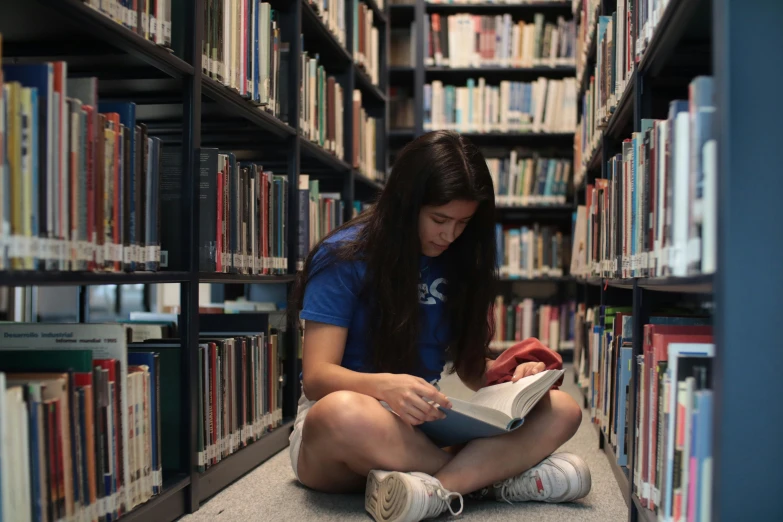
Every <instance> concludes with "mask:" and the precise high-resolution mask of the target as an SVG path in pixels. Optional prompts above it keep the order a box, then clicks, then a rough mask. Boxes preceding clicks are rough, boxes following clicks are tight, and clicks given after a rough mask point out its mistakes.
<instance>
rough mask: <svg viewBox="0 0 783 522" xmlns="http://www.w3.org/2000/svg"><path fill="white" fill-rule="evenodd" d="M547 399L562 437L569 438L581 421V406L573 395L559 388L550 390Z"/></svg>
mask: <svg viewBox="0 0 783 522" xmlns="http://www.w3.org/2000/svg"><path fill="white" fill-rule="evenodd" d="M549 401H550V404H551V411H552V414H553V415H554V416H555V419H556V421H555V425H556V426H558V427H559V429H560V430H561V432H562V435H563V437H564V438H566V439H570V438H571V437H573V436H574V434H575V433H576V431H577V430H578V429H579V425H580V424H581V423H582V408H580V407H579V404H578V403H577V402H576V401H575V400H574V399H573V397H571V396H570V395H569V394H568V393H566V392H564V391H560V390H551V391H550V392H549Z"/></svg>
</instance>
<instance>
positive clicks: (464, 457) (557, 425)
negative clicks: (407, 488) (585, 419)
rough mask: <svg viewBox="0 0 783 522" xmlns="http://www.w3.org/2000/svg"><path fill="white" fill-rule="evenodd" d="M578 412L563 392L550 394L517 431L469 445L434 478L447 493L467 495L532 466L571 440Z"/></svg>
mask: <svg viewBox="0 0 783 522" xmlns="http://www.w3.org/2000/svg"><path fill="white" fill-rule="evenodd" d="M581 419H582V410H581V409H580V408H579V405H578V404H577V403H576V401H574V399H572V398H571V396H570V395H568V394H567V393H565V392H562V391H557V390H553V391H550V392H549V393H548V394H547V395H546V396H544V398H543V399H541V401H540V402H539V403H538V404H537V405H536V407H535V408H534V409H533V411H531V412H530V414H529V415H528V417H527V418H526V419H525V423H524V424H523V425H522V426H521V427H520V428H518V429H517V430H515V431H513V432H511V433H508V434H505V435H500V436H498V437H492V438H487V439H477V440H474V441H471V442H470V443H469V444H468V445H467V446H465V448H464V449H463V450H462V451H460V452H459V453H458V454H457V455H456V456H455V457H454V458H453V459H452V460H451V461H449V462H448V463H447V464H446V465H445V466H444V467H443V468H442V469H440V470H439V471H438V472H437V473H436V474H435V478H437V479H438V480H440V482H441V484H443V487H444V488H446V489H447V490H449V491H454V492H457V493H462V494H467V493H472V492H474V491H478V490H480V489H482V488H485V487H487V486H491V485H493V484H495V483H496V482H499V481H502V480H504V479H507V478H510V477H513V476H516V475H518V474H520V473H522V472H524V471H526V470H528V469H530V468H531V467H533V466H535V465H536V464H538V463H539V462H541V461H542V460H544V459H545V458H547V457H548V456H549V455H551V454H552V452H554V451H555V450H556V449H557V448H558V447H560V446H561V445H562V444H563V443H564V442H566V441H568V440H569V439H570V438H571V437H573V435H574V433H576V430H577V429H578V428H579V423H580V422H581Z"/></svg>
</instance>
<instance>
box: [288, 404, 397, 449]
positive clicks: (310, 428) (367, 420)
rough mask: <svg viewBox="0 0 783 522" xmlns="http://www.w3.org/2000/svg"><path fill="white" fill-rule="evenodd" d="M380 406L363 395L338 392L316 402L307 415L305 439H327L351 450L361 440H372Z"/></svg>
mask: <svg viewBox="0 0 783 522" xmlns="http://www.w3.org/2000/svg"><path fill="white" fill-rule="evenodd" d="M379 408H380V409H381V410H383V407H382V406H381V405H380V403H379V402H378V401H377V400H375V399H373V398H372V397H369V396H367V395H363V394H361V393H356V392H351V391H337V392H334V393H330V394H329V395H327V396H326V397H324V398H323V399H321V400H319V401H318V402H316V403H315V404H314V405H313V407H312V408H311V409H310V411H309V412H308V414H307V418H306V419H305V424H304V433H303V435H304V438H305V439H310V440H312V439H316V438H322V437H323V438H325V439H328V440H329V443H330V444H331V445H332V447H334V445H341V444H342V445H345V446H347V447H351V446H353V445H354V443H355V442H356V441H357V440H358V439H362V440H365V439H368V438H372V437H373V434H374V433H375V432H376V431H378V429H379V427H378V423H377V422H375V420H376V416H377V413H378V411H377V410H378V409H379ZM384 413H385V410H384Z"/></svg>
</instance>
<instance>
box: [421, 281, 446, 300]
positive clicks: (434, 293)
mask: <svg viewBox="0 0 783 522" xmlns="http://www.w3.org/2000/svg"><path fill="white" fill-rule="evenodd" d="M446 284H448V281H446V279H445V278H443V277H439V278H437V279H436V280H434V281H433V282H432V284H431V285H429V286H427V283H419V303H421V304H424V305H434V304H437V302H438V301H437V300H440V301H441V302H443V301H445V300H446V296H445V295H444V293H443V291H444V288H443V286H445V285H446Z"/></svg>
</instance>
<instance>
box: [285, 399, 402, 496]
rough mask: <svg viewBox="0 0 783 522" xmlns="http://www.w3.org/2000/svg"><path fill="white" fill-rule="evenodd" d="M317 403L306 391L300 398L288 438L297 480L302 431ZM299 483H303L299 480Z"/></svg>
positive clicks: (386, 406) (384, 404)
mask: <svg viewBox="0 0 783 522" xmlns="http://www.w3.org/2000/svg"><path fill="white" fill-rule="evenodd" d="M315 402H316V401H311V400H310V399H308V398H307V397H306V396H305V394H304V389H302V393H301V395H300V396H299V404H298V405H297V409H296V420H294V429H293V431H291V436H289V437H288V442H289V446H288V454H289V456H290V457H291V468H293V470H294V476H296V480H299V471H298V468H299V451H300V450H301V449H302V430H303V429H304V422H305V417H307V412H309V411H310V408H312V407H313V404H315ZM381 405H382V406H383V407H384V408H386V409H387V410H389V411H391V412H392V413H394V412H393V411H392V409H391V408H390V407H389V405H388V404H386V403H385V402H381ZM299 482H302V481H301V480H299Z"/></svg>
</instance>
